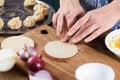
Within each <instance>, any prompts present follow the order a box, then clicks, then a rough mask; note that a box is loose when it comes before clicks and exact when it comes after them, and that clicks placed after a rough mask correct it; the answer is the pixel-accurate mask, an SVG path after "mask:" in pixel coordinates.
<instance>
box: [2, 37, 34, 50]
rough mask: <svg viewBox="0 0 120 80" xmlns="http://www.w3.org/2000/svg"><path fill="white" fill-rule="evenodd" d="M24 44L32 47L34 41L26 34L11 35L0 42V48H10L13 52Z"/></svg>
mask: <svg viewBox="0 0 120 80" xmlns="http://www.w3.org/2000/svg"><path fill="white" fill-rule="evenodd" d="M25 46H27V47H29V46H31V47H34V41H33V40H32V39H30V38H28V37H26V36H12V37H8V38H6V39H5V40H3V41H2V43H1V48H10V49H12V50H14V51H15V52H18V51H19V50H20V49H21V48H24V47H25Z"/></svg>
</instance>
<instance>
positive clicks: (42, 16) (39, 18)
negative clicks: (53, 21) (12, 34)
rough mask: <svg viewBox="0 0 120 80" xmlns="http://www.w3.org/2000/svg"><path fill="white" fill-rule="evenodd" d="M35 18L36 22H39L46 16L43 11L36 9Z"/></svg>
mask: <svg viewBox="0 0 120 80" xmlns="http://www.w3.org/2000/svg"><path fill="white" fill-rule="evenodd" d="M33 18H34V19H35V21H36V22H39V21H42V20H44V18H45V17H44V15H43V14H42V13H39V12H37V11H35V13H34V15H33Z"/></svg>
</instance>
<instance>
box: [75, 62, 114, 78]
mask: <svg viewBox="0 0 120 80" xmlns="http://www.w3.org/2000/svg"><path fill="white" fill-rule="evenodd" d="M75 77H76V80H114V78H115V72H114V71H113V69H112V68H111V67H109V66H107V65H105V64H101V63H87V64H84V65H82V66H80V67H78V68H77V69H76V71H75Z"/></svg>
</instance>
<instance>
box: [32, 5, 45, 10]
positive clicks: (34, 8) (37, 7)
mask: <svg viewBox="0 0 120 80" xmlns="http://www.w3.org/2000/svg"><path fill="white" fill-rule="evenodd" d="M41 8H47V7H46V6H45V5H44V4H36V5H35V6H34V7H33V10H34V11H36V10H38V9H41Z"/></svg>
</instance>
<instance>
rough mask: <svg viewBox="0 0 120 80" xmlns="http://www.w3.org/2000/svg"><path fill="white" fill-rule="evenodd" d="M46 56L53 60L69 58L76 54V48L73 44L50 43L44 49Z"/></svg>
mask: <svg viewBox="0 0 120 80" xmlns="http://www.w3.org/2000/svg"><path fill="white" fill-rule="evenodd" d="M44 50H45V52H46V54H48V55H49V56H52V57H54V58H70V57H72V56H74V55H76V54H77V53H78V48H77V46H76V45H74V44H70V43H63V42H62V41H52V42H49V43H47V44H46V46H45V48H44Z"/></svg>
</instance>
